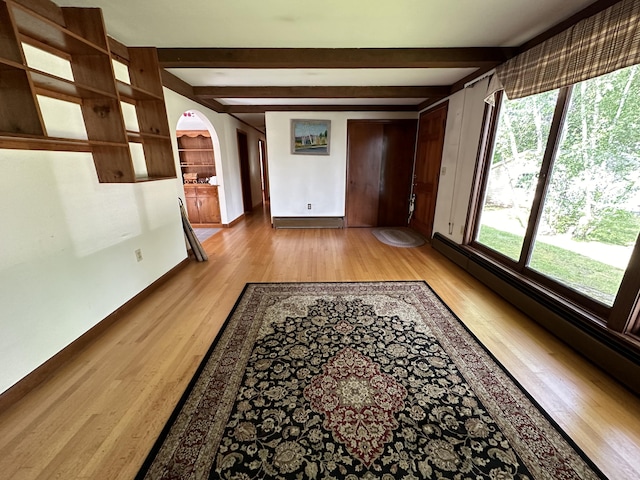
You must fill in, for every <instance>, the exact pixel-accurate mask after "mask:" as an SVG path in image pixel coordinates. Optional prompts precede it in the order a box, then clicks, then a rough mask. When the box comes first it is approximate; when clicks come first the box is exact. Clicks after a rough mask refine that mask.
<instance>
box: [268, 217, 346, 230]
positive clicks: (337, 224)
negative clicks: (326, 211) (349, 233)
mask: <svg viewBox="0 0 640 480" xmlns="http://www.w3.org/2000/svg"><path fill="white" fill-rule="evenodd" d="M343 227H344V217H273V228H343Z"/></svg>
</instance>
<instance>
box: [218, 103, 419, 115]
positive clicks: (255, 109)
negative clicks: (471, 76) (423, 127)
mask: <svg viewBox="0 0 640 480" xmlns="http://www.w3.org/2000/svg"><path fill="white" fill-rule="evenodd" d="M225 109H226V112H227V113H230V114H234V113H235V114H239V113H265V112H417V111H418V110H417V107H416V105H225Z"/></svg>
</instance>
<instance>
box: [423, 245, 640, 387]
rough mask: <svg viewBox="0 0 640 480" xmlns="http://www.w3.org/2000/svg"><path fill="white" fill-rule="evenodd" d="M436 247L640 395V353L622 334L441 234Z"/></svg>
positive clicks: (434, 246)
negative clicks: (592, 319)
mask: <svg viewBox="0 0 640 480" xmlns="http://www.w3.org/2000/svg"><path fill="white" fill-rule="evenodd" d="M432 246H433V248H434V249H436V250H437V251H439V252H440V253H442V254H443V255H444V256H445V257H447V258H448V259H449V260H451V261H452V262H454V263H455V264H457V265H458V266H460V267H462V268H463V269H464V270H466V271H467V272H468V273H470V274H471V275H473V276H474V277H476V278H477V279H478V280H480V281H481V282H482V283H484V284H485V285H487V286H488V287H489V288H491V289H492V290H494V291H495V292H496V293H497V294H498V295H500V296H502V297H504V298H505V299H506V300H507V301H508V302H510V303H511V304H513V305H515V306H516V307H517V308H519V309H520V310H522V311H523V312H524V313H525V314H527V315H528V316H529V317H531V318H532V319H533V320H535V321H536V322H538V323H539V324H541V325H542V326H543V327H545V328H546V329H547V330H549V331H550V332H552V333H553V334H554V335H556V336H557V337H558V338H560V339H562V340H563V341H564V342H566V343H567V344H568V345H570V346H571V347H572V348H573V349H574V350H576V351H578V352H580V353H581V354H582V355H584V356H585V357H586V358H588V359H589V360H590V361H592V362H593V363H595V364H596V365H598V366H599V367H600V368H602V369H603V370H605V371H607V372H608V373H609V374H611V375H612V376H614V377H616V378H617V379H618V380H619V381H620V382H622V383H624V384H625V385H626V386H627V387H629V388H630V389H631V390H632V391H634V392H635V393H637V394H640V354H639V353H638V351H637V350H636V349H634V348H632V347H630V346H629V344H628V343H626V342H624V341H622V340H621V339H620V335H618V334H615V333H612V332H610V331H607V330H606V329H605V328H604V327H598V326H597V325H595V324H594V323H592V322H589V321H585V319H584V318H582V316H581V315H580V314H579V313H577V312H576V311H575V310H573V309H570V308H568V307H567V306H566V305H565V304H564V303H562V302H560V301H556V300H553V299H551V298H549V297H548V296H546V295H544V294H541V292H540V289H539V288H537V287H536V286H533V285H531V284H529V283H527V282H525V281H523V280H521V279H519V278H517V277H516V276H515V275H513V274H511V273H509V272H507V271H506V270H504V269H502V268H501V267H497V266H495V265H494V264H492V263H490V262H488V261H486V260H485V259H484V258H483V257H482V256H480V255H478V254H475V253H474V252H471V251H470V250H468V249H465V248H464V247H462V246H460V245H458V244H456V243H454V242H452V241H451V240H449V239H448V238H446V237H444V236H443V235H441V234H440V233H436V234H435V235H434V237H433V240H432Z"/></svg>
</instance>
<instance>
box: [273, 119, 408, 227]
mask: <svg viewBox="0 0 640 480" xmlns="http://www.w3.org/2000/svg"><path fill="white" fill-rule="evenodd" d="M417 116H418V115H417V113H414V112H267V113H266V118H265V120H266V127H267V157H268V159H269V182H270V187H271V215H272V216H273V217H287V216H289V217H303V216H311V217H321V216H322V217H323V216H338V217H341V216H344V214H345V194H346V175H347V120H350V119H351V120H354V119H396V118H417ZM292 119H308V120H315V119H318V120H320V119H321V120H331V138H330V142H331V145H330V148H329V153H330V154H329V155H293V154H291V137H290V135H291V132H290V131H291V120H292ZM309 203H310V204H311V210H308V209H307V204H309Z"/></svg>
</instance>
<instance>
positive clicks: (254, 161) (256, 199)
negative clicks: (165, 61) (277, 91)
mask: <svg viewBox="0 0 640 480" xmlns="http://www.w3.org/2000/svg"><path fill="white" fill-rule="evenodd" d="M164 98H165V103H166V106H167V115H168V118H169V128H170V129H171V130H172V132H174V134H173V135H172V142H173V148H174V152H175V162H176V168H177V169H178V171H180V159H179V157H178V153H177V152H178V144H177V139H176V136H175V130H176V127H177V125H178V121H179V120H180V117H181V116H182V114H183V113H184V112H186V111H195V112H198V115H199V118H200V119H201V120H202V121H204V123H205V124H207V123H209V125H210V126H211V130H210V131H211V132H212V135H211V140H212V142H213V153H214V157H215V159H216V174H217V177H218V185H219V186H218V194H219V197H220V216H221V219H222V223H225V224H229V223H231V222H232V221H233V220H235V219H236V218H238V217H240V216H241V215H242V214H243V213H244V206H243V203H242V183H241V179H240V162H239V158H238V141H237V136H236V135H237V134H236V130H237V129H240V130H242V131H244V132H245V133H247V137H248V143H249V162H250V171H251V194H252V199H253V203H254V205H257V204H259V203H260V202H261V201H262V189H261V184H260V158H259V156H258V139H260V138H262V139H264V135H262V134H261V133H260V132H258V131H257V130H255V129H253V128H250V127H248V126H247V125H245V124H244V123H242V122H240V121H239V120H237V119H236V118H234V117H232V116H230V115H226V114H223V113H217V112H214V111H213V110H210V109H208V108H206V107H204V106H202V105H200V104H198V103H196V102H194V101H192V100H190V99H188V98H186V97H183V96H182V95H179V94H177V93H175V92H174V91H172V90H169V89H167V88H165V89H164ZM178 193H179V194H180V196H181V197H182V198H183V200H184V189H183V187H182V184H179V185H178Z"/></svg>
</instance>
